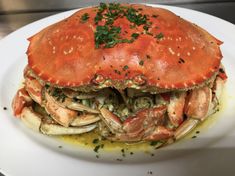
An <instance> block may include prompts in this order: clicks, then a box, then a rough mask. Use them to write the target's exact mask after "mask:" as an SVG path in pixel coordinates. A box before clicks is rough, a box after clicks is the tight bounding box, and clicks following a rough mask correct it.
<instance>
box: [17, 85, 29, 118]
mask: <svg viewBox="0 0 235 176" xmlns="http://www.w3.org/2000/svg"><path fill="white" fill-rule="evenodd" d="M32 103H33V101H32V99H31V97H30V96H29V94H28V92H27V91H26V90H25V88H21V89H19V90H18V91H17V93H16V95H15V97H14V99H13V101H12V109H13V113H14V115H15V116H16V117H20V114H21V113H22V110H23V109H24V107H27V106H31V105H32Z"/></svg>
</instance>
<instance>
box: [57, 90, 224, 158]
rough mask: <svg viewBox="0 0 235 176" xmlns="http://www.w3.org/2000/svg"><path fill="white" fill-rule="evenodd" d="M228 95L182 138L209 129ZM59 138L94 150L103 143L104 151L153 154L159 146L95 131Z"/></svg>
mask: <svg viewBox="0 0 235 176" xmlns="http://www.w3.org/2000/svg"><path fill="white" fill-rule="evenodd" d="M226 95H227V94H226V92H225V91H224V92H223V96H222V99H221V100H220V105H219V106H220V107H219V112H216V113H215V114H213V115H211V116H209V117H208V118H207V119H206V120H205V121H203V122H202V123H200V124H199V125H198V126H197V127H196V128H195V129H193V130H192V131H191V132H190V133H189V134H188V135H186V136H185V137H184V138H183V139H181V140H188V139H192V138H195V137H199V136H200V134H201V133H203V131H206V130H209V128H210V127H212V126H213V125H214V124H215V123H216V121H217V119H218V118H219V117H220V114H221V112H222V111H223V109H224V107H225V106H226V97H227V96H226ZM57 139H59V140H62V141H63V142H65V143H67V144H70V145H73V146H77V147H83V148H86V149H88V150H94V149H95V147H96V146H97V145H99V146H102V145H103V146H102V147H101V148H99V150H100V149H102V150H103V151H121V150H122V149H124V150H125V151H129V152H132V151H133V152H135V151H141V152H145V153H150V154H151V151H152V150H153V149H154V148H156V146H157V145H151V142H139V143H133V144H128V143H124V142H111V141H109V140H101V139H100V136H99V135H98V134H97V133H95V132H89V133H85V134H80V135H65V136H58V137H57ZM95 139H99V141H98V142H94V141H95ZM96 141H97V140H96Z"/></svg>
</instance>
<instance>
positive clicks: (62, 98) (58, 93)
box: [51, 88, 66, 102]
mask: <svg viewBox="0 0 235 176" xmlns="http://www.w3.org/2000/svg"><path fill="white" fill-rule="evenodd" d="M51 95H52V96H53V97H55V98H56V100H57V101H60V102H64V101H65V99H66V95H65V94H64V93H63V92H62V90H61V89H58V88H55V89H54V90H53V91H52V93H51Z"/></svg>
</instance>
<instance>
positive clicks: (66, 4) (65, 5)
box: [0, 0, 235, 39]
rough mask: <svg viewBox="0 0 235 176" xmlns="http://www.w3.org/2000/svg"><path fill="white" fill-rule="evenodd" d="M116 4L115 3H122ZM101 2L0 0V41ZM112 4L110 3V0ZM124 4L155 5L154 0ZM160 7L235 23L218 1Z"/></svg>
mask: <svg viewBox="0 0 235 176" xmlns="http://www.w3.org/2000/svg"><path fill="white" fill-rule="evenodd" d="M122 1H123V0H121V1H118V2H122ZM99 2H100V1H95V0H87V1H85V2H82V1H75V0H67V1H65V0H57V1H47V0H41V1H35V0H18V1H15V0H1V1H0V39H1V38H3V37H4V36H6V35H7V34H9V33H11V32H13V31H15V30H17V29H18V28H20V27H22V26H24V25H26V24H29V23H31V22H33V21H36V20H39V19H41V18H44V17H47V16H50V15H53V14H56V13H59V12H63V11H66V10H70V9H74V8H79V7H84V6H90V5H96V4H98V3H99ZM110 2H111V1H110ZM125 2H147V3H153V4H154V3H155V4H156V1H154V0H145V1H138V0H137V1H132V0H127V1H125ZM157 2H158V3H161V4H168V5H169V4H171V5H175V6H179V7H185V8H189V9H194V10H198V11H201V12H205V13H208V14H211V15H214V16H217V17H220V18H222V19H225V20H227V21H230V22H231V23H234V24H235V2H234V1H230V2H228V1H219V0H207V1H203V0H174V1H173V0H159V1H157Z"/></svg>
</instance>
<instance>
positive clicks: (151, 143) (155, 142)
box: [150, 141, 159, 146]
mask: <svg viewBox="0 0 235 176" xmlns="http://www.w3.org/2000/svg"><path fill="white" fill-rule="evenodd" d="M158 143H159V141H151V142H150V145H151V146H155V145H157V144H158Z"/></svg>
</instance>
